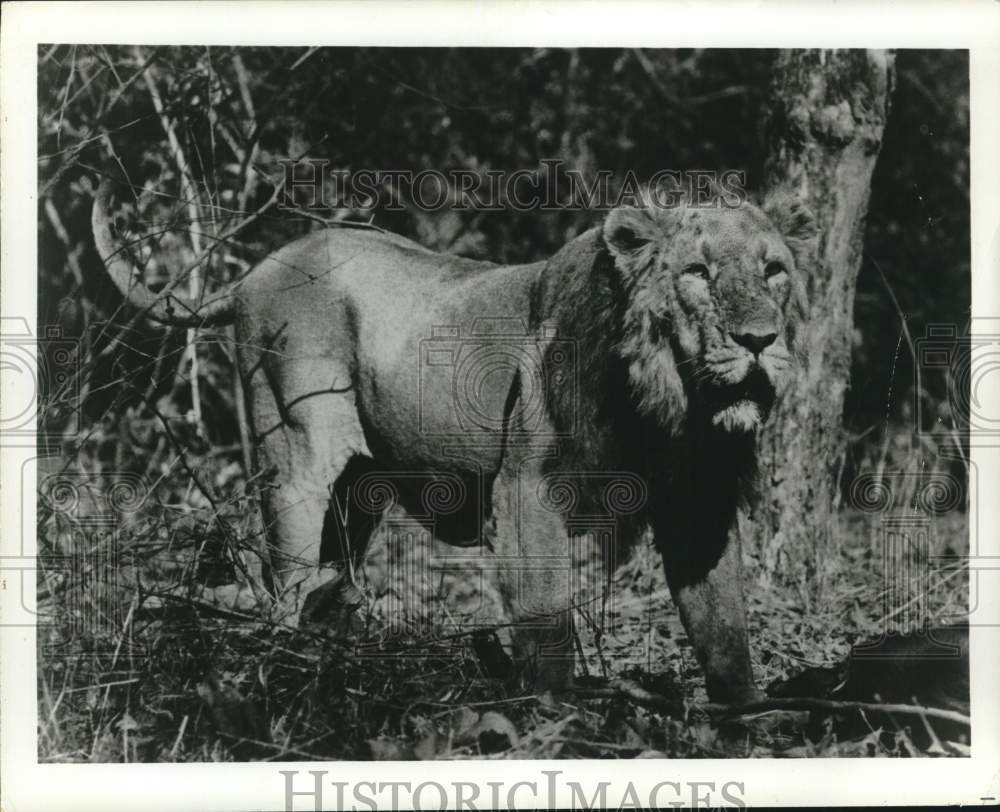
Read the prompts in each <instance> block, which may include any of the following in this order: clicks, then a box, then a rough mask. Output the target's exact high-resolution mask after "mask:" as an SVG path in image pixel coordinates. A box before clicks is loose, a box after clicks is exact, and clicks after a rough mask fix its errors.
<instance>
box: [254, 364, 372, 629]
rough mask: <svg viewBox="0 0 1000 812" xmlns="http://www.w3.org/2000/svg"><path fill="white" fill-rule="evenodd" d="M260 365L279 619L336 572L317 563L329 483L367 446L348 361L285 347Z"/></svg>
mask: <svg viewBox="0 0 1000 812" xmlns="http://www.w3.org/2000/svg"><path fill="white" fill-rule="evenodd" d="M264 371H265V372H267V373H268V374H266V375H263V374H261V375H258V376H257V377H256V378H255V379H254V380H253V381H252V382H251V392H252V407H253V423H254V429H255V434H256V438H257V448H256V453H257V469H258V471H259V472H260V478H261V480H262V481H261V482H260V483H259V491H260V502H261V514H262V518H263V522H264V530H265V536H266V538H267V542H268V544H267V547H268V549H267V561H268V570H269V575H270V578H269V581H270V584H271V589H272V592H273V593H274V596H275V598H276V600H277V607H276V609H277V611H278V617H279V619H280V620H282V621H283V622H287V623H291V624H297V623H298V622H299V620H300V616H301V614H302V610H303V607H304V605H305V602H306V598H307V596H308V595H309V594H310V593H312V592H313V591H314V590H316V589H318V588H319V587H321V586H323V585H324V584H326V583H327V582H329V581H331V580H333V579H334V576H335V573H334V572H333V570H332V569H331V568H329V567H327V568H322V569H321V568H320V560H321V554H320V553H321V546H322V538H323V532H324V525H325V524H326V522H327V516H328V513H329V511H330V508H331V497H332V495H333V492H334V490H335V487H334V486H335V483H336V482H337V481H338V480H339V479H340V476H341V474H342V473H343V472H344V471H345V470H346V469H347V468H348V467H349V465H350V463H351V460H352V459H354V458H355V457H357V456H358V455H366V454H367V453H368V448H367V445H366V443H365V440H364V434H363V431H362V428H361V423H360V418H359V417H358V413H357V407H356V404H355V399H354V391H353V389H352V387H351V385H350V382H351V376H350V375H349V373H348V370H347V368H346V365H340V364H337V363H336V362H333V361H331V360H330V359H328V358H302V357H295V356H294V355H293V354H292V353H290V352H287V351H286V353H285V356H284V357H283V358H282V359H281V362H280V363H275V364H273V366H272V367H271V368H270V369H268V367H267V365H265V366H264ZM324 382H325V387H324Z"/></svg>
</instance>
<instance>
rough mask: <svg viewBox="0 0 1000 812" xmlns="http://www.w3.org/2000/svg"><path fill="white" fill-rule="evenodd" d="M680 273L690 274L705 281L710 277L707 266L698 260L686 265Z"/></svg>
mask: <svg viewBox="0 0 1000 812" xmlns="http://www.w3.org/2000/svg"><path fill="white" fill-rule="evenodd" d="M681 273H682V274H688V275H690V276H697V277H698V278H700V279H704V280H705V281H706V282H707V281H708V280H709V278H710V274H709V271H708V266H707V265H703V264H702V263H700V262H695V263H693V264H691V265H688V266H687V267H686V268H685V269H684V270H683V271H681Z"/></svg>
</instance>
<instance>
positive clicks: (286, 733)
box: [38, 447, 968, 762]
mask: <svg viewBox="0 0 1000 812" xmlns="http://www.w3.org/2000/svg"><path fill="white" fill-rule="evenodd" d="M91 453H92V452H91V451H89V450H88V447H84V448H83V449H81V450H80V452H79V453H78V454H77V458H76V460H75V461H74V463H73V464H72V466H70V467H69V468H68V469H66V470H64V471H62V472H60V473H58V474H56V477H57V478H59V477H62V478H66V477H67V476H69V477H70V479H71V480H72V482H73V483H74V484H75V486H76V492H77V493H78V494H82V498H80V499H78V500H77V501H76V503H75V504H72V503H70V502H60V501H59V500H58V499H56V498H55V497H53V494H52V493H51V490H52V488H51V485H52V482H53V480H47V479H45V478H44V477H43V478H42V483H41V484H42V492H43V495H45V498H44V499H43V500H42V502H41V504H42V507H41V508H40V515H39V527H40V531H39V541H40V546H41V549H42V552H43V558H42V561H43V563H44V567H43V570H42V572H41V574H40V576H39V594H40V602H41V609H42V612H43V615H44V616H46V617H47V618H48V619H49V621H50V622H46V623H44V624H43V625H42V626H41V628H40V629H39V680H38V685H39V758H40V760H42V761H47V762H64V761H79V762H88V761H89V762H122V761H127V762H134V761H230V760H248V759H255V760H256V759H260V760H267V759H270V760H299V759H365V758H378V759H383V758H391V759H400V758H402V759H414V758H420V759H424V758H557V757H579V758H584V757H587V758H628V757H635V756H640V755H645V756H651V757H655V756H670V757H691V758H698V757H706V758H711V757H722V756H735V757H746V756H767V757H773V756H782V755H784V756H792V755H797V756H801V755H825V756H831V755H900V754H903V755H905V754H908V752H909V750H908V749H907V739H906V737H905V734H899V735H895V736H881V737H880V736H878V735H876V734H874V733H873V734H872V735H870V736H867V737H866V738H865V739H864V740H861V741H854V742H839V743H838V742H836V741H824V742H821V743H820V744H813V743H811V742H809V741H808V740H807V739H806V738H805V736H804V734H803V731H802V723H803V721H804V720H803V719H802V715H801V714H800V715H798V716H796V715H794V714H783V715H780V716H778V715H765V716H764V717H760V718H757V719H754V720H751V721H743V722H740V723H737V722H730V723H726V724H722V725H719V724H715V723H713V722H712V721H711V720H709V719H708V718H707V717H704V716H701V715H699V714H698V713H692V714H690V715H688V717H687V718H668V717H667V716H666V715H664V714H662V713H658V712H655V711H651V710H648V709H643V708H639V707H635V706H633V705H631V704H629V703H626V702H624V701H622V700H620V699H613V700H609V699H575V700H574V699H573V698H572V697H570V698H568V699H566V698H563V701H561V702H559V703H558V704H556V705H554V706H553V705H547V704H543V703H539V702H538V701H537V700H536V699H535V698H533V697H523V696H517V695H513V694H512V693H511V692H510V690H509V688H508V686H507V685H506V683H505V682H504V681H503V680H500V679H495V678H491V677H489V676H487V675H485V674H484V672H483V667H482V665H481V662H480V660H479V658H477V656H476V654H475V653H474V650H473V647H472V645H471V644H470V643H471V637H472V635H471V632H472V631H473V630H474V629H476V628H482V627H484V626H485V625H487V624H489V623H491V622H495V621H496V620H498V619H502V617H501V614H500V608H499V607H500V603H499V601H498V599H497V595H496V591H495V588H494V586H493V582H492V576H491V574H490V573H489V571H488V570H483V569H480V568H479V567H478V566H477V562H476V561H475V560H470V561H468V562H467V563H466V564H465V565H463V566H460V567H458V568H457V569H453V570H449V571H443V570H442V569H441V568H440V567H438V566H437V564H436V563H435V562H437V561H440V559H438V558H436V556H438V555H442V554H450V555H454V554H455V551H454V550H452V549H450V548H445V547H440V548H438V547H436V546H435V545H436V544H437V543H436V542H430V541H428V540H426V539H425V540H419V541H416V542H412V543H410V544H409V545H407V546H405V547H403V546H400V545H399V544H394V545H387V544H386V543H385V541H384V539H376V541H375V542H374V543H373V547H372V553H371V555H370V557H369V561H368V564H367V566H366V568H365V586H366V592H367V595H368V598H369V600H368V603H367V605H366V607H365V609H364V611H363V612H362V614H361V616H360V617H359V629H358V637H357V640H355V641H353V642H352V641H343V640H341V641H337V640H333V639H329V638H326V639H323V638H320V637H318V636H315V635H309V634H306V633H304V632H301V631H298V630H294V629H288V628H282V627H280V626H276V625H274V624H272V623H270V622H268V621H267V619H266V617H264V616H263V615H261V614H259V613H258V612H257V611H256V604H255V602H254V600H253V596H252V594H251V593H250V591H249V590H248V589H247V588H246V587H245V586H243V587H240V586H239V585H238V582H239V580H240V578H241V576H240V566H239V562H240V561H241V560H245V554H246V551H245V550H242V551H241V549H240V547H241V545H242V544H243V542H244V540H245V539H246V533H247V532H248V522H247V518H246V517H247V515H248V513H247V511H248V504H247V502H246V500H245V499H244V498H243V497H242V495H241V494H242V484H243V482H242V478H241V474H240V466H238V465H235V464H234V463H233V462H232V460H231V459H230V458H227V457H226V456H225V455H222V456H220V455H217V454H212V453H211V452H210V451H208V450H205V451H204V453H202V454H201V455H200V456H198V455H194V454H192V455H190V456H188V457H187V458H186V464H187V465H188V466H189V467H190V470H191V472H194V473H195V474H196V477H197V479H198V481H199V482H201V483H202V486H203V487H204V488H205V490H208V491H209V492H210V493H209V494H208V495H206V494H204V493H201V492H199V489H198V488H197V487H194V486H192V485H191V478H190V476H189V475H188V473H187V472H186V471H185V470H184V466H181V465H178V464H176V462H177V461H176V459H175V460H174V462H169V461H168V460H166V459H164V460H160V461H156V462H155V464H154V463H151V462H150V461H149V460H146V461H145V462H146V466H145V468H143V469H138V468H137V466H136V465H135V464H134V463H135V461H134V460H132V461H129V460H125V461H124V462H125V463H127V465H128V467H129V468H131V469H132V470H141V473H142V475H143V476H144V477H145V481H146V482H149V483H153V484H152V487H151V488H150V491H149V493H148V495H146V497H145V499H144V501H142V502H141V504H139V503H138V502H139V500H136V499H134V500H132V502H127V503H126V505H125V507H126V509H125V510H120V511H117V512H114V511H112V512H110V513H109V512H107V508H106V505H107V504H108V502H107V497H108V488H109V486H110V485H111V484H112V483H114V482H116V481H118V479H119V477H117V476H105V475H102V473H101V468H100V466H99V465H97V464H96V460H97V459H99V454H97V453H96V452H94V453H93V456H91ZM82 460H88V462H89V463H90V464H88V465H83V464H82V462H81V461H82ZM118 462H119V463H121V462H122V460H121V459H119V460H118ZM84 472H86V473H84ZM95 472H96V473H95ZM157 472H158V473H157ZM154 473H155V474H156V475H155V476H154V475H153V474H154ZM55 496H58V493H57V494H56V495H55ZM102 505H104V506H105V507H104V511H105V512H103V513H102V512H101V511H102V508H101V506H102ZM929 527H930V535H929V545H930V547H929V550H928V551H927V552H929V553H930V555H941V554H946V553H947V554H961V553H963V552H964V551H965V550H966V549H967V548H966V544H967V541H966V539H967V529H966V519H965V516H964V514H962V513H959V512H953V513H948V514H945V515H943V516H939V517H936V518H934V519H933V521H932V522H931V523H930V525H929ZM102 529H103V531H106V532H101V531H102ZM877 529H878V525H877V522H874V523H873V518H872V517H871V516H869V515H865V514H858V513H848V514H844V515H843V516H842V517H841V522H840V528H839V530H838V533H837V544H836V545H835V546H837V547H839V551H838V552H836V553H835V554H832V555H831V556H829V557H828V559H827V560H826V561H825V562H824V565H823V572H822V573H821V574H819V575H816V574H813V576H812V577H811V578H807V577H806V576H805V575H804V574H803V573H802V572H796V571H789V572H782V573H779V574H770V575H763V574H762V573H764V572H765V570H764V568H763V567H761V566H759V565H758V562H756V561H755V560H754V557H753V551H750V552H749V553H748V562H747V563H748V569H749V572H750V578H749V595H748V599H749V604H750V619H751V624H752V636H753V640H754V646H753V656H754V659H755V668H756V673H757V675H758V680H759V681H760V682H761V683H762V684H767V683H769V682H770V681H771V680H773V679H776V678H779V677H784V676H786V675H787V674H789V673H791V672H794V671H796V670H799V669H801V668H802V667H805V666H808V665H818V664H823V663H829V662H832V661H834V660H836V659H839V658H841V657H843V656H844V655H845V654H846V653H847V651H848V649H849V646H850V644H851V643H852V642H854V641H855V640H857V639H860V638H863V637H867V636H871V635H872V634H874V633H877V632H878V631H879V629H880V628H881V626H880V624H881V622H882V616H883V610H882V606H881V601H880V599H879V597H880V595H881V594H882V593H883V592H884V591H885V589H886V587H885V584H884V579H883V573H882V563H881V554H880V552H879V547H878V544H876V543H874V540H876V539H877V538H878V533H877ZM112 550H116V551H117V552H116V553H115V555H114V556H112V557H109V555H110V553H111V551H112ZM579 552H580V555H579V556H578V558H579V566H580V567H581V572H582V573H583V575H582V577H583V579H584V581H585V582H586V583H587V584H589V587H588V588H587V589H585V591H584V592H583V593H581V595H580V598H579V602H580V609H579V610H578V612H577V628H578V636H579V648H580V651H581V652H582V653H583V655H584V656H583V657H582V658H580V662H579V664H578V674H579V675H580V676H585V675H586V676H590V677H613V676H617V675H622V674H627V675H629V676H631V677H632V678H633V679H635V680H637V681H638V682H640V683H641V684H642V685H643V686H644V687H646V688H648V689H650V690H654V691H656V692H657V693H660V694H663V695H665V696H669V697H674V698H678V699H682V700H686V701H700V700H703V699H704V692H703V688H702V679H701V675H700V673H699V670H698V668H697V665H696V663H695V662H694V658H693V656H692V653H691V651H690V648H689V647H688V645H687V640H686V638H685V635H684V631H683V629H682V627H681V626H680V623H679V621H678V619H677V616H676V613H675V611H674V609H673V607H672V606H671V604H670V599H669V595H668V592H667V588H666V584H665V581H664V578H663V572H662V567H661V565H660V562H659V558H658V556H657V555H656V554H655V553H654V551H653V550H652V548H651V546H649V545H641V546H640V548H639V550H638V551H637V553H636V555H635V556H634V557H633V558H632V559H631V560H630V561H629V562H627V563H626V564H624V565H623V566H621V567H620V568H619V569H618V570H617V572H616V573H615V574H614V577H613V585H614V586H613V589H612V590H611V592H610V593H609V598H608V600H607V601H603V600H602V599H601V597H602V596H601V594H600V589H599V587H598V588H597V589H594V584H599V583H600V582H601V580H602V577H603V576H602V573H600V571H599V568H598V567H596V566H594V556H593V555H592V554H591V551H589V550H587V549H586V548H584V547H581V549H580V551H579ZM67 556H69V557H68V558H67ZM74 556H75V557H74ZM414 572H423V573H425V576H424V577H423V578H418V579H417V581H416V582H414V580H413V579H412V578H411V577H410V576H409V575H408V574H411V573H414ZM930 572H931V573H932V585H931V586H932V588H931V589H930V590H929V591H928V592H927V594H926V596H925V597H924V598H923V599H922V600H921V601H916V602H915V603H914V605H913V606H911V607H907V610H906V611H908V612H909V611H912V610H914V609H919V610H920V611H921V612H925V613H926V615H927V616H928V617H930V618H931V619H932V620H939V619H946V618H947V617H948V616H949V615H964V613H965V608H964V607H965V600H966V596H967V594H968V593H967V581H966V572H965V570H962V569H957V570H952V571H950V572H940V571H936V570H934V569H933V568H932V569H931V570H930ZM109 573H113V574H109ZM234 581H235V582H237V583H232V582H234ZM226 582H231V583H228V584H227V583H226ZM900 616H901V615H900ZM501 637H503V630H502V629H501Z"/></svg>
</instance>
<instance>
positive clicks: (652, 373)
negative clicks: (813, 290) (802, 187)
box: [604, 199, 814, 432]
mask: <svg viewBox="0 0 1000 812" xmlns="http://www.w3.org/2000/svg"><path fill="white" fill-rule="evenodd" d="M765 210H767V211H768V212H769V213H765ZM813 234H814V226H813V223H812V218H811V217H810V216H808V212H806V211H805V209H804V208H803V207H802V206H801V205H800V204H797V203H796V202H795V201H790V200H787V199H786V200H783V201H780V202H776V203H772V206H771V208H770V209H767V207H766V206H765V209H760V208H757V207H756V206H753V205H750V204H744V205H742V206H740V207H739V208H711V209H709V208H693V207H680V208H676V209H662V208H656V207H648V208H644V209H633V208H622V209H617V210H615V211H613V212H612V213H611V214H610V215H609V216H608V219H607V221H606V223H605V227H604V235H605V241H606V243H607V244H608V246H609V248H610V250H611V252H612V254H613V255H614V257H615V264H616V266H617V267H618V269H619V271H620V272H621V273H622V279H623V281H624V283H625V285H624V287H625V290H626V291H627V292H628V294H629V301H628V307H627V314H626V319H625V322H626V323H625V337H624V340H623V342H622V348H621V349H622V353H623V355H624V356H625V357H626V358H627V359H628V361H629V367H630V377H631V379H632V383H633V386H634V387H635V389H636V394H637V395H638V398H639V403H640V406H641V407H642V406H643V405H645V406H646V407H647V408H649V409H650V410H652V411H654V412H660V416H661V417H665V418H668V420H670V421H674V422H676V419H677V418H676V414H675V412H676V407H677V406H678V405H682V406H683V407H684V410H683V413H684V414H688V413H692V412H694V413H696V414H698V415H699V416H703V417H705V418H707V419H708V421H709V422H710V424H711V425H713V426H716V427H718V428H720V429H721V430H724V431H728V432H754V431H756V430H757V429H758V428H759V427H760V426H761V425H762V424H763V423H764V421H765V420H766V419H767V417H768V415H769V414H770V411H771V408H772V406H773V405H774V401H775V398H776V397H777V396H778V395H779V394H780V393H781V392H782V391H783V390H784V389H785V388H786V386H787V384H788V381H789V377H790V374H791V369H792V346H791V345H792V343H793V341H794V323H795V321H796V319H797V317H798V316H799V315H800V309H801V308H802V306H803V301H802V288H801V284H800V283H799V281H798V271H799V268H798V267H797V264H796V260H797V259H798V260H799V261H801V260H802V257H803V256H804V250H803V249H804V248H805V246H806V244H807V243H808V242H810V241H811V238H812V236H813ZM678 387H679V391H678ZM667 390H670V391H667ZM664 396H666V401H667V402H666V404H663V403H662V402H663V401H664ZM679 398H680V399H682V400H683V403H682V404H678V403H677V400H678V399H679ZM666 412H670V414H667V413H666Z"/></svg>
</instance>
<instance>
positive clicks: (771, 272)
mask: <svg viewBox="0 0 1000 812" xmlns="http://www.w3.org/2000/svg"><path fill="white" fill-rule="evenodd" d="M783 273H788V271H786V270H785V266H784V265H782V264H781V263H780V262H769V263H767V265H765V266H764V277H765V278H766V279H773V278H774V277H776V276H778V275H779V274H783Z"/></svg>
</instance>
